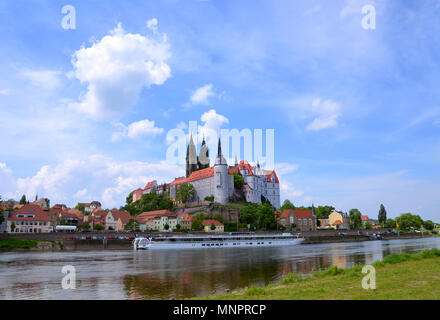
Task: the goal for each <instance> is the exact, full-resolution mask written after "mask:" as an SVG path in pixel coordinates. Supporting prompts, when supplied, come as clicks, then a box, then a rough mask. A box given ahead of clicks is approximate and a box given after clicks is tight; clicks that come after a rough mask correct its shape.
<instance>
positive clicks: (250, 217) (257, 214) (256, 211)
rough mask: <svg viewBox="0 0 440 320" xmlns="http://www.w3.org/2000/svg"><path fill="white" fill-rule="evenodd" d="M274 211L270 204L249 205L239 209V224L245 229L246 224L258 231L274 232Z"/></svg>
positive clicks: (275, 224)
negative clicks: (243, 225) (242, 224)
mask: <svg viewBox="0 0 440 320" xmlns="http://www.w3.org/2000/svg"><path fill="white" fill-rule="evenodd" d="M274 211H275V210H274V208H273V207H272V206H271V205H270V204H267V203H266V204H257V203H250V204H248V205H247V206H245V207H242V208H240V222H241V223H244V224H245V225H246V227H247V225H248V224H250V225H251V226H252V227H253V226H256V227H257V229H258V230H276V229H277V223H276V220H275V215H274Z"/></svg>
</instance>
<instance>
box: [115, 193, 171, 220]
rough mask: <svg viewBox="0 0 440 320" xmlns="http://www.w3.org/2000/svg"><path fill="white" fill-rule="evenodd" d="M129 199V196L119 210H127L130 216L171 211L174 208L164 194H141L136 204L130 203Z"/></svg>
mask: <svg viewBox="0 0 440 320" xmlns="http://www.w3.org/2000/svg"><path fill="white" fill-rule="evenodd" d="M129 198H130V196H129V197H127V202H128V203H127V204H126V205H125V206H124V207H121V209H122V210H127V211H128V212H130V214H131V215H132V216H137V215H138V214H140V213H142V212H146V211H154V210H172V209H173V208H174V205H173V201H171V200H170V199H169V198H168V195H166V194H156V193H148V194H143V195H142V197H141V199H140V200H138V201H136V202H130V199H129Z"/></svg>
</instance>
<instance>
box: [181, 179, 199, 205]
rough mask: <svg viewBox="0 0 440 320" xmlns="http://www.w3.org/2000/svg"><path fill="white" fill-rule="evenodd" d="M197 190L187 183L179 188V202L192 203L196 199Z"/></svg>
mask: <svg viewBox="0 0 440 320" xmlns="http://www.w3.org/2000/svg"><path fill="white" fill-rule="evenodd" d="M195 193H196V189H194V186H193V185H192V184H189V183H186V184H183V185H181V186H180V187H179V189H178V190H177V200H178V201H180V202H182V203H187V202H190V201H191V200H193V199H194V195H195Z"/></svg>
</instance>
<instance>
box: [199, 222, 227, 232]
mask: <svg viewBox="0 0 440 320" xmlns="http://www.w3.org/2000/svg"><path fill="white" fill-rule="evenodd" d="M202 225H203V230H205V232H224V231H225V227H224V225H223V223H221V222H220V221H217V220H213V219H208V220H203V221H202ZM212 225H214V226H215V229H214V230H212V229H211V228H212Z"/></svg>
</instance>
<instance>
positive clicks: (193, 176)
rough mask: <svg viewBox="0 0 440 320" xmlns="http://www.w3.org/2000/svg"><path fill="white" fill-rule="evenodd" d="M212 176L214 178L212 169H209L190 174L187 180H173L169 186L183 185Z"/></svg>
mask: <svg viewBox="0 0 440 320" xmlns="http://www.w3.org/2000/svg"><path fill="white" fill-rule="evenodd" d="M213 176H214V167H209V168H205V169H202V170H197V171H194V172H192V173H191V175H190V176H189V177H188V178H184V177H180V178H176V179H174V181H173V182H171V184H183V183H188V182H191V181H197V180H201V179H206V178H209V177H213Z"/></svg>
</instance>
